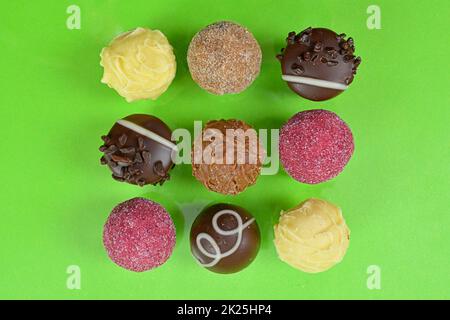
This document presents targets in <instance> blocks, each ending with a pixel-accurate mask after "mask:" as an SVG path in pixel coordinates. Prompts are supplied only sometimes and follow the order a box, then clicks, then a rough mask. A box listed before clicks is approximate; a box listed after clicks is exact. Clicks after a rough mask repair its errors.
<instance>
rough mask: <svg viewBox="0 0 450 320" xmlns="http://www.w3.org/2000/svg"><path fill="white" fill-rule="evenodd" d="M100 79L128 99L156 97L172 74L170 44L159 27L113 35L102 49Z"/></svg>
mask: <svg viewBox="0 0 450 320" xmlns="http://www.w3.org/2000/svg"><path fill="white" fill-rule="evenodd" d="M100 64H101V66H103V68H104V75H103V79H102V82H103V83H105V84H107V85H108V86H109V87H111V88H114V89H115V90H116V91H117V92H118V93H119V94H120V95H121V96H122V97H124V98H125V99H126V100H127V101H128V102H132V101H135V100H141V99H152V100H155V99H157V98H158V97H159V96H160V95H161V94H163V93H164V92H165V91H166V90H167V88H168V87H169V86H170V84H171V83H172V80H173V79H174V78H175V73H176V69H177V64H176V61H175V55H174V54H173V48H172V46H171V45H170V43H169V41H168V40H167V38H166V36H165V35H164V34H163V33H162V32H161V31H159V30H150V29H144V28H137V29H135V30H133V31H129V32H125V33H123V34H121V35H119V36H118V37H117V38H115V39H114V40H113V41H112V42H111V43H110V44H109V46H108V47H106V48H104V49H103V51H102V53H101V62H100Z"/></svg>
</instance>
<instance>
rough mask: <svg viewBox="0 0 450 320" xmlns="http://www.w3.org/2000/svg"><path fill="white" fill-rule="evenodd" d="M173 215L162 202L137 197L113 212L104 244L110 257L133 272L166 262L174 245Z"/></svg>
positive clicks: (107, 226) (104, 231)
mask: <svg viewBox="0 0 450 320" xmlns="http://www.w3.org/2000/svg"><path fill="white" fill-rule="evenodd" d="M175 242H176V232H175V225H174V223H173V221H172V218H171V217H170V215H169V214H168V213H167V211H166V210H165V209H164V208H163V207H162V206H161V205H159V204H157V203H155V202H152V201H150V200H147V199H143V198H135V199H132V200H129V201H126V202H124V203H122V204H119V205H118V206H117V207H115V208H114V210H113V211H112V212H111V215H110V216H109V218H108V220H107V221H106V224H105V227H104V230H103V243H104V246H105V248H106V251H107V253H108V255H109V257H110V258H111V260H112V261H113V262H114V263H116V264H117V265H119V266H120V267H122V268H125V269H127V270H130V271H135V272H143V271H148V270H151V269H154V268H156V267H159V266H161V265H162V264H164V263H165V262H166V261H167V260H168V259H169V258H170V256H171V255H172V251H173V249H174V247H175Z"/></svg>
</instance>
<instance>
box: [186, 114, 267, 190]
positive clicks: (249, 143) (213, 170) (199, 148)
mask: <svg viewBox="0 0 450 320" xmlns="http://www.w3.org/2000/svg"><path fill="white" fill-rule="evenodd" d="M264 154H265V153H264V150H263V149H262V147H261V145H260V143H259V140H258V136H257V133H256V130H254V129H253V128H252V127H251V126H250V125H248V124H247V123H245V122H243V121H240V120H219V121H210V122H209V123H208V124H207V125H206V126H205V128H204V129H203V132H202V134H201V135H200V136H198V137H197V138H196V139H195V141H194V146H193V152H192V173H193V175H194V177H195V178H196V179H197V180H198V181H200V182H201V183H202V184H203V185H204V186H205V187H206V188H207V189H208V190H210V191H214V192H218V193H221V194H227V195H236V194H239V193H241V192H243V191H244V190H245V189H247V188H248V187H249V186H251V185H253V184H255V183H256V180H257V179H258V177H259V175H260V173H261V167H262V160H263V157H264Z"/></svg>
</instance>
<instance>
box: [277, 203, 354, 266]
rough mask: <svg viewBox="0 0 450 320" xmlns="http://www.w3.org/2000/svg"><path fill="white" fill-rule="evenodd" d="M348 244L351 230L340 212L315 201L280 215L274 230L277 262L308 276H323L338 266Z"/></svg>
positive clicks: (327, 204)
mask: <svg viewBox="0 0 450 320" xmlns="http://www.w3.org/2000/svg"><path fill="white" fill-rule="evenodd" d="M349 242H350V230H349V229H348V227H347V225H346V223H345V220H344V218H343V216H342V212H341V209H339V208H338V207H336V206H334V205H333V204H331V203H329V202H327V201H324V200H318V199H310V200H307V201H305V202H303V203H301V204H300V205H298V206H297V207H295V208H294V209H291V210H289V211H287V212H284V211H282V212H281V217H280V221H279V223H278V225H276V226H275V247H276V249H277V252H278V255H279V257H280V259H281V260H282V261H284V262H286V263H287V264H289V265H290V266H292V267H294V268H297V269H300V270H302V271H304V272H308V273H318V272H323V271H326V270H328V269H330V268H331V267H333V266H334V265H336V264H337V263H339V262H341V261H342V259H343V258H344V256H345V253H346V252H347V248H348V246H349Z"/></svg>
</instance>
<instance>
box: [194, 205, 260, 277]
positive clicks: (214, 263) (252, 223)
mask: <svg viewBox="0 0 450 320" xmlns="http://www.w3.org/2000/svg"><path fill="white" fill-rule="evenodd" d="M259 246H260V232H259V227H258V224H257V223H256V220H255V218H253V216H252V215H251V214H250V213H248V212H247V211H246V210H245V209H243V208H241V207H238V206H234V205H229V204H216V205H213V206H212V207H209V208H207V209H205V210H204V211H203V212H202V213H200V215H199V216H198V217H197V219H196V220H195V221H194V224H193V225H192V228H191V251H192V254H193V255H194V257H195V258H196V259H197V260H198V262H199V263H200V265H202V266H203V267H205V268H207V269H208V270H210V271H213V272H216V273H225V274H227V273H235V272H238V271H241V270H242V269H244V268H246V267H247V266H248V265H250V263H251V262H252V261H253V260H254V259H255V258H256V255H257V254H258V251H259Z"/></svg>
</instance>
